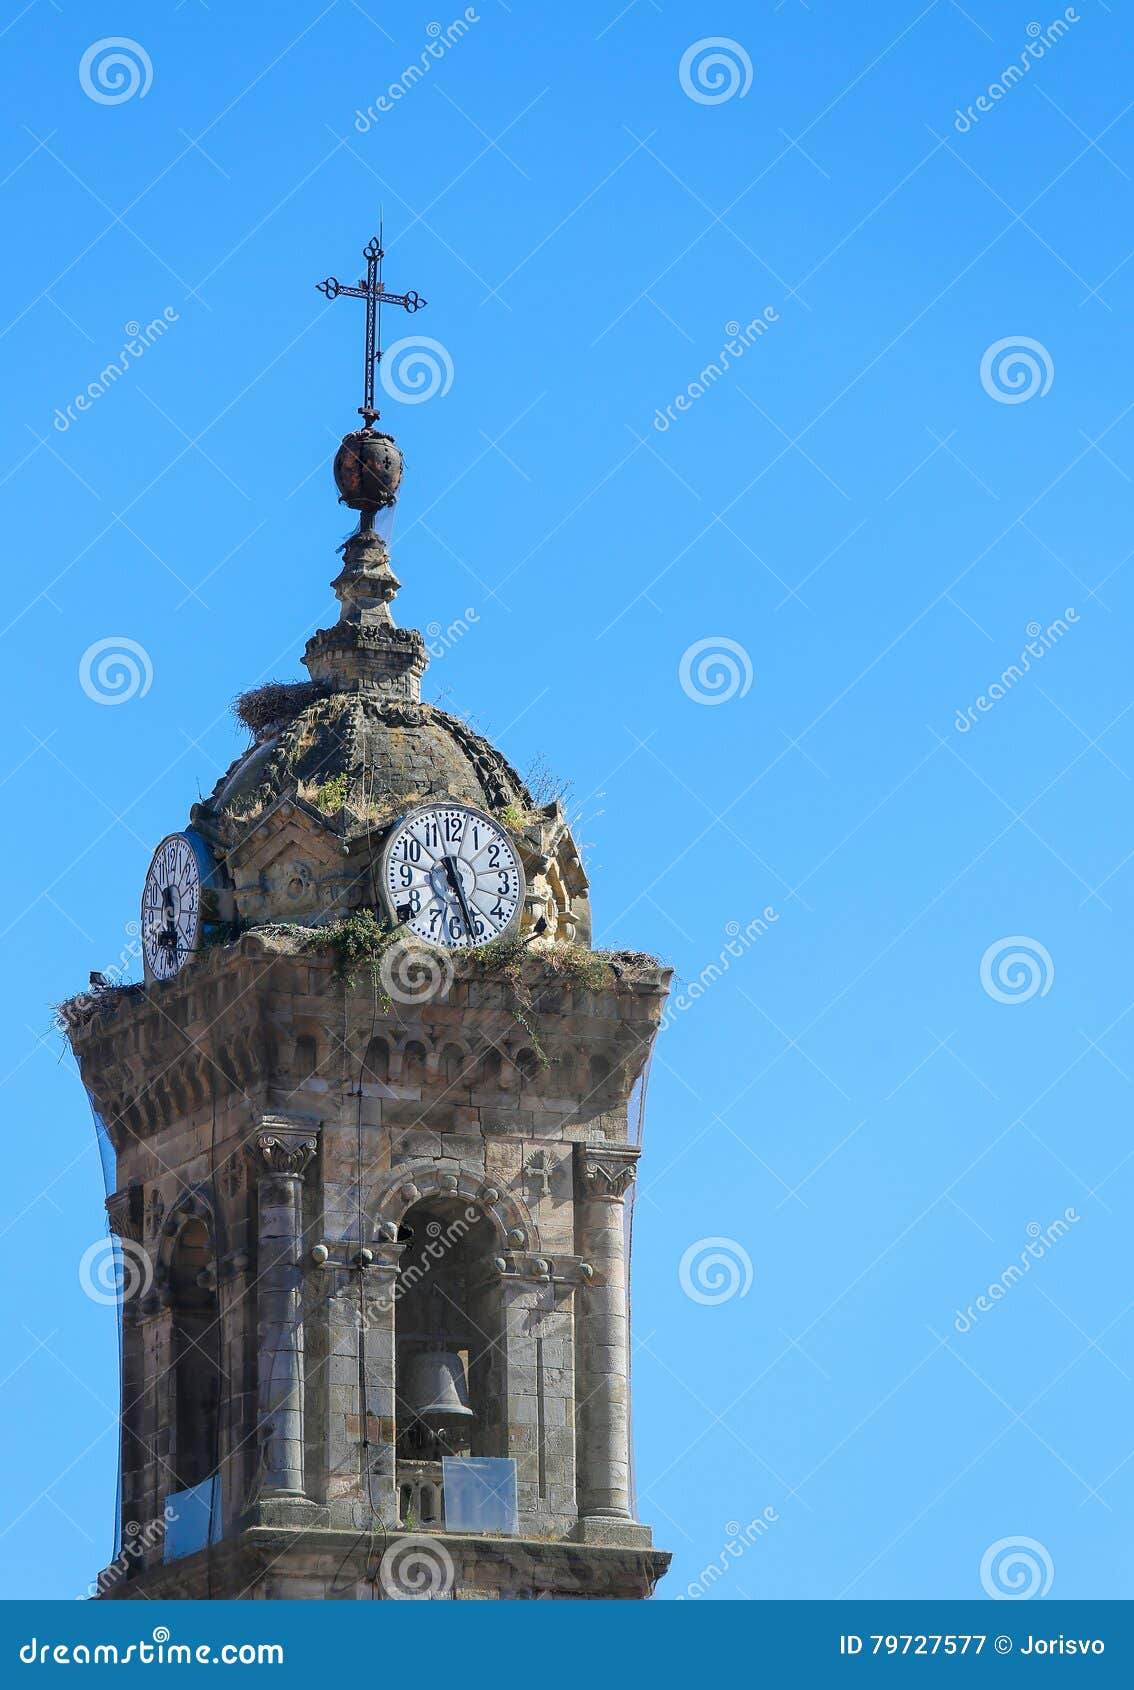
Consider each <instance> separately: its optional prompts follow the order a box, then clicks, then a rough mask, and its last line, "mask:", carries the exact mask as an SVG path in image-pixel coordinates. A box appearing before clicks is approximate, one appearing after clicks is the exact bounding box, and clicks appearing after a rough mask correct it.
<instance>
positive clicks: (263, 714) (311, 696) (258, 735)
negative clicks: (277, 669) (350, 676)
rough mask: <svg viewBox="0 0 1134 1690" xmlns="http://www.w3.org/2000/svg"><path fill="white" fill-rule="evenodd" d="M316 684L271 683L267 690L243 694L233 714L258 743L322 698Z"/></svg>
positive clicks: (265, 687)
mask: <svg viewBox="0 0 1134 1690" xmlns="http://www.w3.org/2000/svg"><path fill="white" fill-rule="evenodd" d="M322 692H323V689H322V687H320V686H317V685H316V683H315V682H314V681H268V682H267V684H266V685H265V686H262V687H253V688H252V690H251V691H250V692H242V693H241V694H240V697H239V698H237V699H236V700H235V701H234V703H233V706H232V708H233V713H234V714H235V716H236V717H237V720H238V721H241V722H243V723H244V726H245V727H246V728H247V729H248V731H249V733H250V734H251V735H252V736H253V738H254V739H258V740H259V739H266V738H267V737H268V735H269V734H271V733H272V732H274V730H275V729H276V728H278V727H280V726H282V724H283V723H284V722H287V721H290V720H291V718H292V717H293V716H297V715H298V714H299V712H300V711H301V710H303V709H305V708H306V706H307V705H308V704H313V703H314V701H315V700H316V699H317V698H319V697H321V696H322Z"/></svg>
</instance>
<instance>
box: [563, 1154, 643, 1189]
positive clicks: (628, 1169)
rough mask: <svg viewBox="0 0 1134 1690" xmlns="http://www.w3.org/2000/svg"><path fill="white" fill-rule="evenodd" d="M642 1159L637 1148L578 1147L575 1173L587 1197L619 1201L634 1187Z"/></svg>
mask: <svg viewBox="0 0 1134 1690" xmlns="http://www.w3.org/2000/svg"><path fill="white" fill-rule="evenodd" d="M640 1155H641V1151H640V1150H639V1149H638V1147H637V1145H635V1144H576V1146H575V1173H576V1175H577V1177H578V1182H579V1185H580V1187H581V1188H582V1191H583V1193H584V1195H585V1196H587V1197H590V1198H594V1199H597V1200H598V1201H606V1202H618V1201H620V1200H621V1199H622V1198H623V1197H625V1195H626V1193H627V1191H629V1189H630V1187H631V1185H632V1184H633V1183H634V1179H635V1176H636V1174H637V1171H638V1158H639V1156H640Z"/></svg>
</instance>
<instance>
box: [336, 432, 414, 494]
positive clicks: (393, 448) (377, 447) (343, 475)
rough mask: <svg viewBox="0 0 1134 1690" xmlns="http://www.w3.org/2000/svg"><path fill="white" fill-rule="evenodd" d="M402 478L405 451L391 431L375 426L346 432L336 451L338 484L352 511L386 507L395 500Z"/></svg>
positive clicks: (340, 492)
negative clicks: (403, 452)
mask: <svg viewBox="0 0 1134 1690" xmlns="http://www.w3.org/2000/svg"><path fill="white" fill-rule="evenodd" d="M401 479H402V454H401V452H399V450H398V448H397V445H396V444H395V442H394V439H393V437H392V436H391V435H389V434H380V433H379V432H378V431H377V430H376V429H373V428H360V429H356V430H355V432H354V433H353V434H344V436H343V440H342V445H341V446H340V447H339V449H338V451H337V452H336V453H335V486H336V487H337V488H338V490H339V499H340V502H341V503H342V504H344V505H346V506H348V508H349V509H350V510H352V511H370V512H371V513H373V512H374V511H380V510H385V509H386V508H387V506H389V505H392V504H394V503H395V502H396V500H397V497H398V487H399V486H400V484H401Z"/></svg>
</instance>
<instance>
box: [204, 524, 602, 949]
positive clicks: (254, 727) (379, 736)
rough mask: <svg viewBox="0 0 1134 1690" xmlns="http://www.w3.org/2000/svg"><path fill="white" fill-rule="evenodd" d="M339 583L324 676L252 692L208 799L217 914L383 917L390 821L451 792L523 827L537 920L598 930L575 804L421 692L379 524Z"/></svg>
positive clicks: (315, 663) (313, 643) (558, 933)
mask: <svg viewBox="0 0 1134 1690" xmlns="http://www.w3.org/2000/svg"><path fill="white" fill-rule="evenodd" d="M332 584H333V586H334V589H335V592H336V593H337V595H338V598H339V601H340V603H341V606H342V609H341V612H340V615H339V620H338V622H337V623H336V624H335V625H334V627H332V628H324V629H320V630H319V632H318V633H316V634H314V635H313V636H312V637H311V639H310V640H309V641H308V642H307V649H306V652H305V654H304V658H303V661H304V664H305V665H306V667H307V670H308V673H309V675H310V676H311V679H310V680H309V681H290V682H280V681H274V682H271V683H270V684H269V685H267V686H263V687H258V688H256V689H254V690H253V691H252V692H249V693H245V694H244V695H243V697H241V698H239V699H238V700H237V703H236V712H237V715H238V716H239V717H240V719H241V721H242V722H243V723H244V725H245V726H246V727H247V728H248V730H249V732H250V733H251V734H252V736H253V740H254V743H253V744H252V745H251V746H250V748H249V749H248V750H247V751H246V752H245V753H244V754H243V756H241V757H238V758H237V760H236V761H235V762H234V763H233V764H232V765H231V767H230V768H229V769H228V770H227V771H226V772H225V774H224V775H223V776H222V778H221V779H220V781H218V783H217V785H216V787H215V788H214V790H213V792H212V793H211V795H210V796H209V797H208V798H207V799H205V800H203V801H202V802H201V803H199V804H196V805H194V807H193V811H192V814H191V817H190V820H191V823H192V825H193V827H194V828H196V829H197V830H198V832H199V833H200V834H201V835H202V837H203V838H204V840H205V841H206V843H207V844H208V846H209V848H210V850H211V851H212V852H213V853H214V856H215V858H216V862H217V865H218V874H217V888H216V905H217V916H218V919H219V920H222V921H228V922H236V923H239V924H241V925H244V926H247V925H263V924H265V923H273V922H275V923H278V922H289V923H299V924H310V923H321V922H326V921H329V920H333V919H335V918H337V917H338V916H340V915H343V914H345V913H347V912H349V911H350V910H352V909H358V908H366V907H370V908H374V909H375V910H376V912H377V913H378V914H379V915H380V916H383V918H384V916H385V911H384V909H383V907H382V904H381V901H380V898H379V895H378V891H377V887H376V884H375V876H374V865H375V860H376V857H377V854H378V852H379V851H380V849H381V845H382V841H383V839H384V837H385V834H386V831H387V829H388V828H389V826H390V824H391V823H392V822H393V821H395V820H396V818H397V817H398V816H400V815H402V814H403V813H404V812H405V811H406V810H408V809H410V808H412V807H413V806H414V805H416V804H421V803H424V802H426V801H428V800H431V799H437V800H442V801H443V800H445V799H450V800H452V801H453V802H455V803H461V804H471V805H473V806H474V807H476V808H477V809H481V810H486V811H487V812H488V813H489V814H490V815H495V816H498V817H500V818H501V819H502V820H503V822H504V823H505V825H506V826H507V827H508V828H509V829H510V830H511V833H512V836H513V838H514V840H515V842H516V845H517V847H518V849H519V851H520V855H521V858H522V860H523V864H524V871H525V875H526V878H527V885H528V895H527V900H526V906H525V910H524V915H523V926H524V928H526V929H530V928H531V927H532V926H533V925H534V924H537V923H542V924H543V925H540V927H539V931H540V932H549V933H550V935H551V936H552V937H558V938H563V939H572V940H577V941H579V942H581V943H584V944H585V943H589V940H590V928H591V921H590V904H589V899H588V893H587V879H586V875H585V873H584V871H583V866H582V863H581V861H580V858H579V853H578V850H577V848H576V846H575V842H574V840H573V838H572V837H571V832H570V829H569V828H568V826H567V823H566V819H565V817H564V815H563V810H562V807H561V805H560V804H559V803H558V802H553V803H551V804H546V805H538V804H537V803H536V802H535V800H534V799H533V797H532V794H531V792H530V791H529V790H528V788H527V786H526V785H525V783H524V781H523V780H522V779H521V777H520V776H519V775H518V774H517V773H516V770H515V769H514V768H513V767H512V765H511V764H510V763H509V762H508V760H507V758H506V757H504V756H503V755H502V754H501V753H500V752H499V751H497V750H496V748H495V747H494V746H492V745H491V744H490V743H489V742H488V740H486V739H484V738H483V737H482V736H481V735H480V734H478V733H475V732H474V731H473V729H472V728H470V727H469V726H468V724H467V723H466V722H463V721H462V720H461V719H460V717H458V716H453V715H450V714H449V713H448V712H447V711H444V710H439V709H438V708H437V706H436V705H433V704H427V703H425V702H424V701H423V700H422V697H421V676H422V674H423V673H424V671H425V667H426V664H427V662H428V655H427V652H426V647H425V641H424V640H423V638H422V636H421V635H420V634H419V633H418V632H417V630H416V629H413V628H399V627H397V626H396V625H395V623H394V620H393V618H392V616H391V614H390V608H389V606H390V601H391V599H392V598H393V597H394V594H395V593H396V592H397V590H398V586H399V582H398V580H397V578H396V576H395V575H394V573H393V571H392V569H391V568H390V560H389V555H388V553H387V550H386V545H385V542H384V541H383V540H382V539H381V538H380V537H379V536H378V535H377V534H376V533H374V531H373V530H362V531H360V532H359V533H357V534H354V535H352V536H351V538H350V539H349V540H348V541H347V543H346V545H345V546H344V548H343V568H342V570H341V571H340V573H339V575H338V576H337V577H336V579H335V581H334V582H333V583H332Z"/></svg>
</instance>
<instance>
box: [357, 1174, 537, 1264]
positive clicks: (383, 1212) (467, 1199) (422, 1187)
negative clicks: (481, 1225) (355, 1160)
mask: <svg viewBox="0 0 1134 1690" xmlns="http://www.w3.org/2000/svg"><path fill="white" fill-rule="evenodd" d="M425 1197H447V1198H449V1199H451V1200H455V1201H457V1202H459V1203H468V1204H469V1205H470V1206H471V1207H472V1208H474V1209H478V1210H479V1211H480V1213H481V1214H482V1215H484V1217H485V1218H486V1219H487V1220H488V1221H489V1222H491V1224H492V1226H493V1228H494V1229H495V1231H496V1234H497V1236H498V1238H499V1239H500V1243H501V1245H505V1241H506V1239H507V1238H508V1236H509V1235H510V1234H516V1235H522V1236H523V1237H524V1239H525V1241H526V1243H527V1245H528V1246H529V1247H530V1248H531V1249H532V1250H534V1251H538V1249H539V1229H538V1228H537V1227H536V1224H535V1222H534V1221H533V1219H532V1217H531V1213H530V1211H529V1210H528V1207H527V1205H526V1204H525V1203H523V1202H521V1201H520V1199H519V1198H517V1197H513V1196H512V1195H511V1193H509V1192H506V1191H501V1190H500V1189H499V1187H497V1186H494V1185H486V1184H485V1183H484V1181H483V1180H481V1179H480V1178H478V1177H477V1176H475V1175H471V1174H466V1173H455V1172H453V1171H452V1170H451V1169H442V1168H438V1167H437V1166H436V1165H435V1164H434V1163H433V1162H422V1163H420V1164H417V1163H415V1164H413V1165H411V1166H409V1167H403V1168H399V1169H398V1171H397V1173H395V1174H391V1175H390V1177H389V1179H388V1180H387V1181H386V1183H385V1184H384V1185H380V1186H379V1187H378V1189H377V1191H376V1192H375V1195H374V1198H373V1200H372V1202H371V1204H370V1214H371V1216H372V1225H373V1227H374V1234H375V1237H376V1238H377V1239H379V1240H380V1239H381V1238H382V1236H383V1234H382V1227H383V1225H384V1223H387V1222H388V1223H391V1224H392V1225H393V1226H394V1227H395V1228H396V1227H397V1225H398V1223H399V1222H400V1221H401V1219H402V1216H403V1215H404V1214H405V1213H406V1211H407V1209H412V1208H413V1206H414V1204H415V1203H420V1202H421V1200H422V1199H423V1198H425ZM396 1236H397V1234H396V1232H395V1237H396ZM505 1247H506V1248H508V1249H511V1248H513V1246H511V1245H505Z"/></svg>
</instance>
